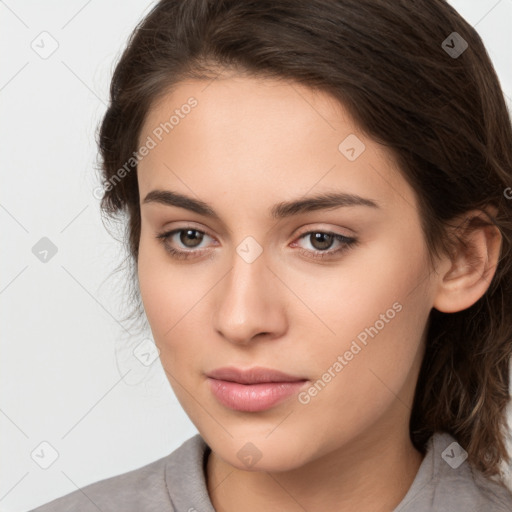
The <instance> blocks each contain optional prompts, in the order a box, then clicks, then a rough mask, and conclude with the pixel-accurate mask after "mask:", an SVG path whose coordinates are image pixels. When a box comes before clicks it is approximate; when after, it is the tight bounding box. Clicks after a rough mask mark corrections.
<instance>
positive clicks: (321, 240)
mask: <svg viewBox="0 0 512 512" xmlns="http://www.w3.org/2000/svg"><path fill="white" fill-rule="evenodd" d="M309 237H310V238H309V239H310V242H311V245H312V246H313V248H315V249H318V250H319V251H322V250H325V249H329V248H330V247H331V246H332V243H333V242H334V235H333V234H331V233H322V232H315V233H310V234H309Z"/></svg>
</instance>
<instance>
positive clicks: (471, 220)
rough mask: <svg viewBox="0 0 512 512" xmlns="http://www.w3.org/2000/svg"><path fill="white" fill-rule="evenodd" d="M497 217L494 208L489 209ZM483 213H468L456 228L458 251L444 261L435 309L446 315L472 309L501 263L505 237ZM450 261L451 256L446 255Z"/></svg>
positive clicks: (476, 211) (434, 304)
mask: <svg viewBox="0 0 512 512" xmlns="http://www.w3.org/2000/svg"><path fill="white" fill-rule="evenodd" d="M487 211H488V212H489V214H490V215H496V209H495V208H492V209H491V208H489V209H488V210H487ZM489 222H490V221H489V218H488V217H487V215H485V213H484V212H482V211H479V210H475V211H471V212H468V213H467V214H466V215H464V217H463V218H462V219H461V222H459V224H458V225H457V228H455V234H456V237H457V238H458V239H459V240H460V241H457V245H456V248H455V250H454V252H453V254H452V255H451V257H450V258H449V260H448V261H447V260H445V263H448V264H446V265H445V269H447V270H444V272H442V273H440V274H439V285H438V289H437V294H436V297H435V301H434V303H433V307H434V308H436V309H437V310H438V311H441V312H443V313H456V312H457V311H463V310H464V309H467V308H469V307H470V306H472V305H473V304H474V303H475V302H477V301H478V300H479V299H480V298H481V297H482V296H483V295H484V294H485V292H486V291H487V289H488V288H489V285H490V284H491V281H492V278H493V276H494V274H495V272H496V268H497V265H498V262H499V256H500V250H501V241H502V236H501V233H500V231H499V229H498V228H497V227H496V226H495V225H493V224H488V223H489ZM447 258H448V256H447Z"/></svg>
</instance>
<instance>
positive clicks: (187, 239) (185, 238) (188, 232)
mask: <svg viewBox="0 0 512 512" xmlns="http://www.w3.org/2000/svg"><path fill="white" fill-rule="evenodd" d="M179 238H180V242H181V243H182V244H183V245H184V246H185V247H188V248H190V249H194V248H195V247H197V246H198V245H199V244H200V243H201V242H202V241H203V238H204V233H202V232H201V231H198V230H197V229H182V230H180V236H179Z"/></svg>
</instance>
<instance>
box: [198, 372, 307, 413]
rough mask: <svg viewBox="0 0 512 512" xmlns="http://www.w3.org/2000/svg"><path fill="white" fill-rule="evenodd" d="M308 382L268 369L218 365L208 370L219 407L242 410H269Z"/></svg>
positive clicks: (211, 389) (211, 386)
mask: <svg viewBox="0 0 512 512" xmlns="http://www.w3.org/2000/svg"><path fill="white" fill-rule="evenodd" d="M308 382H309V381H308V380H307V379H305V378H303V377H297V376H294V375H288V374H286V373H283V372H280V371H278V370H273V369H270V368H261V367H257V368H250V369H248V370H241V369H238V368H234V367H229V368H218V369H216V370H214V371H212V372H210V373H208V384H209V387H210V391H211V392H212V394H213V395H214V396H215V397H216V398H217V400H218V401H219V403H221V404H222V405H223V406H225V407H228V408H229V409H233V410H235V411H242V412H258V411H264V410H266V409H270V408H271V407H274V406H276V405H277V404H279V403H281V402H283V401H285V400H286V399H287V398H290V397H291V396H292V395H294V394H296V393H298V392H299V391H300V390H301V388H302V387H304V386H305V385H306V384H307V383H308Z"/></svg>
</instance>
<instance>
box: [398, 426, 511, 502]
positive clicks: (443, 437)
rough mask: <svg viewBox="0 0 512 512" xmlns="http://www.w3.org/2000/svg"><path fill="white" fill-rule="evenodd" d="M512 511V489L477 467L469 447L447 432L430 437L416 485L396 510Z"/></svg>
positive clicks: (415, 481)
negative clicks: (471, 461)
mask: <svg viewBox="0 0 512 512" xmlns="http://www.w3.org/2000/svg"><path fill="white" fill-rule="evenodd" d="M413 510H414V511H415V512H423V511H425V512H426V511H430V510H443V511H445V512H452V511H453V512H456V511H457V512H458V511H460V510H464V511H466V512H481V511H483V510H485V511H486V512H510V511H512V492H511V491H510V490H509V489H508V488H507V487H505V486H504V485H502V484H501V483H499V482H498V481H495V480H493V479H492V478H489V477H486V476H485V475H484V474H483V473H481V472H480V471H478V470H477V469H475V468H473V467H472V466H471V465H470V464H469V463H468V461H467V460H466V456H465V451H464V450H463V449H462V447H461V446H460V445H459V444H458V443H457V442H456V440H455V439H454V438H453V437H452V436H451V435H450V434H448V433H446V432H436V433H435V434H434V435H433V436H432V437H431V439H430V440H429V443H428V446H427V454H426V456H425V458H424V460H423V462H422V464H421V466H420V469H419V471H418V474H417V475H416V478H415V480H414V482H413V485H412V486H411V488H410V489H409V492H408V493H407V494H406V496H405V498H404V500H403V501H402V502H401V503H400V505H399V506H398V507H397V508H396V509H395V511H396V512H409V511H413Z"/></svg>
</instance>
